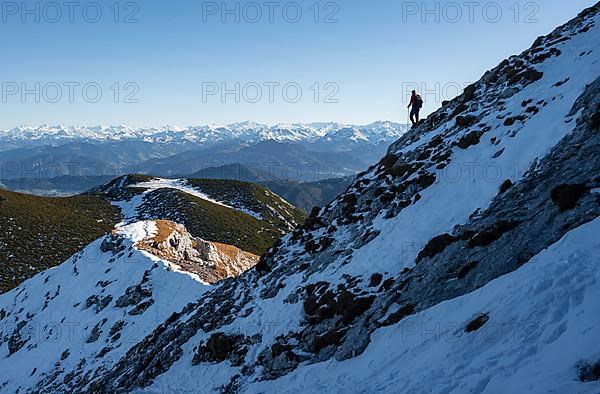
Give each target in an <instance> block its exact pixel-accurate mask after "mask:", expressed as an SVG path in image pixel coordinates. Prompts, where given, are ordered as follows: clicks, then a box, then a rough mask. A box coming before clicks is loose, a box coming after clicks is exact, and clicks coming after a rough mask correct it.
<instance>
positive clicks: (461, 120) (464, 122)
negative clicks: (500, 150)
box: [456, 115, 477, 127]
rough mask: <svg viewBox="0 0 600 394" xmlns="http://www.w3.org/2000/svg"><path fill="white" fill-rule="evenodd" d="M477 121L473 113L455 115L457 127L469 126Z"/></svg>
mask: <svg viewBox="0 0 600 394" xmlns="http://www.w3.org/2000/svg"><path fill="white" fill-rule="evenodd" d="M475 123H477V118H476V117H475V116H473V115H459V116H457V117H456V125H457V126H458V127H470V126H473V125H474V124H475Z"/></svg>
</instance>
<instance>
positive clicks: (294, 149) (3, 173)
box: [0, 122, 406, 182]
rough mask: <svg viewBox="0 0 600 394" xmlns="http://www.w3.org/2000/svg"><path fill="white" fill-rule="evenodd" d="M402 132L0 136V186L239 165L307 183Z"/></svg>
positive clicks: (380, 125)
mask: <svg viewBox="0 0 600 394" xmlns="http://www.w3.org/2000/svg"><path fill="white" fill-rule="evenodd" d="M405 132H406V126H405V125H401V124H397V123H392V122H375V123H372V124H369V125H366V126H355V125H341V124H337V123H311V124H292V125H276V126H266V125H261V124H257V123H250V122H246V123H239V124H234V125H229V126H222V127H218V126H199V127H189V128H185V129H183V128H176V127H164V128H161V129H132V128H129V127H126V126H111V127H104V126H97V127H63V126H40V127H17V128H14V129H10V130H3V131H0V180H14V179H53V178H57V177H62V176H70V177H81V176H83V177H90V176H101V177H112V178H114V177H118V176H121V175H125V174H131V173H141V174H149V175H155V176H162V177H190V176H193V177H196V175H195V174H196V173H198V172H200V171H204V170H206V169H207V168H212V167H221V166H226V165H230V164H235V163H239V164H242V165H244V166H246V167H249V168H254V169H258V170H261V171H264V172H265V173H267V175H268V179H267V180H269V181H273V180H281V179H285V180H292V181H311V182H315V181H320V180H323V179H328V178H340V177H345V176H351V175H355V174H356V173H358V172H359V171H360V170H362V169H363V168H365V167H368V166H369V165H371V164H373V163H374V162H376V161H377V160H378V158H379V157H381V155H383V154H384V153H385V151H386V149H387V147H388V146H389V144H390V143H392V142H393V141H396V140H397V139H398V138H399V137H400V136H402V135H403V134H404V133H405Z"/></svg>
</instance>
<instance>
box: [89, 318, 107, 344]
mask: <svg viewBox="0 0 600 394" xmlns="http://www.w3.org/2000/svg"><path fill="white" fill-rule="evenodd" d="M104 323H106V318H104V319H102V321H100V322H98V323H96V325H95V326H94V328H93V329H92V332H91V333H90V336H89V337H88V339H87V340H86V341H85V342H86V343H93V342H96V341H97V340H98V338H100V334H102V326H103V325H104Z"/></svg>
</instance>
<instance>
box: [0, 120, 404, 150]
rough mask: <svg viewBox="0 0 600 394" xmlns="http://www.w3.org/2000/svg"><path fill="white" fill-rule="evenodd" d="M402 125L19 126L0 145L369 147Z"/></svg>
mask: <svg viewBox="0 0 600 394" xmlns="http://www.w3.org/2000/svg"><path fill="white" fill-rule="evenodd" d="M406 129H407V128H406V126H405V125H400V124H397V123H393V122H375V123H372V124H369V125H364V126H358V125H343V124H338V123H310V124H300V123H295V124H289V125H284V124H278V125H271V126H269V125H264V124H259V123H253V122H243V123H235V124H231V125H226V126H218V125H206V126H190V127H186V128H183V127H175V126H165V127H162V128H142V129H134V128H131V127H128V126H123V125H119V126H94V127H86V126H84V127H76V126H70V127H66V126H60V125H56V126H48V125H43V126H38V127H28V126H20V127H15V128H13V129H8V130H0V143H1V144H2V145H4V146H6V147H11V148H16V147H22V146H31V145H32V144H63V143H67V142H74V141H86V142H106V141H145V142H152V143H185V142H187V143H216V142H227V141H245V142H258V141H267V140H274V141H279V142H306V143H310V142H316V141H320V140H322V139H327V140H342V139H344V143H345V142H346V141H345V139H346V138H348V136H350V137H351V138H352V139H354V140H356V141H358V140H362V141H365V142H369V143H372V144H377V143H379V142H382V141H383V142H389V141H393V140H395V139H397V138H398V137H400V136H401V135H402V134H403V133H404V132H405V131H406Z"/></svg>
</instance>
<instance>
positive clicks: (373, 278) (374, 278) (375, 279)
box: [369, 272, 383, 287]
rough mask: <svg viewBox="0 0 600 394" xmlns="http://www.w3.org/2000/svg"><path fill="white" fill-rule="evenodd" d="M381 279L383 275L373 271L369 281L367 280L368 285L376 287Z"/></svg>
mask: <svg viewBox="0 0 600 394" xmlns="http://www.w3.org/2000/svg"><path fill="white" fill-rule="evenodd" d="M382 280H383V275H381V274H380V273H379V272H376V273H374V274H373V275H371V281H370V282H369V287H377V286H379V285H380V284H381V281H382Z"/></svg>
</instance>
